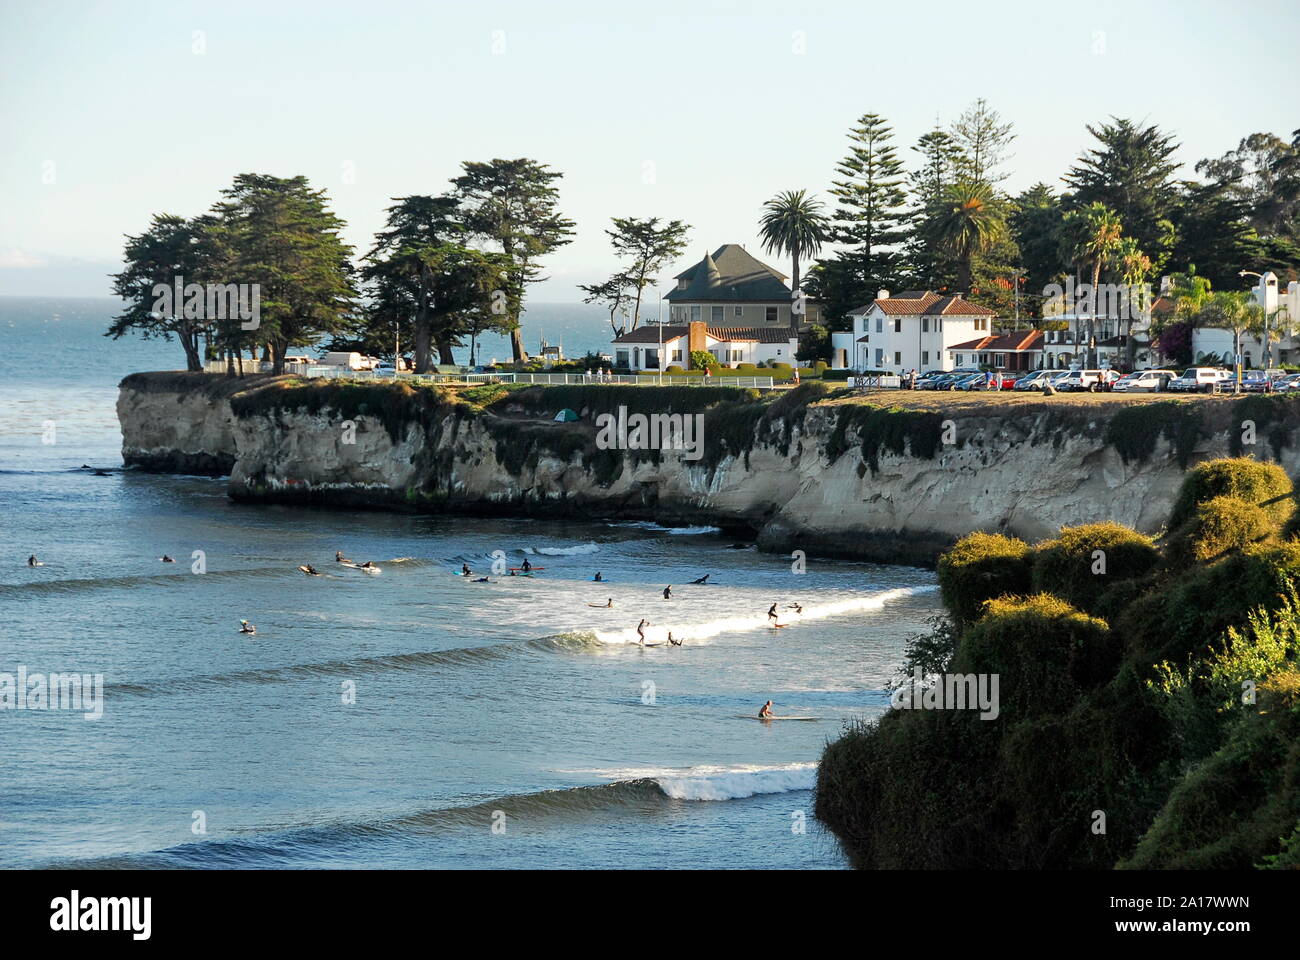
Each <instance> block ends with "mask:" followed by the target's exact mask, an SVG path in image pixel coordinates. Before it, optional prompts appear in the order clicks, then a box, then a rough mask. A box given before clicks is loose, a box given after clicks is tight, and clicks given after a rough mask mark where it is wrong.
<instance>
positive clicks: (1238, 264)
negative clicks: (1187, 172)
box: [1171, 181, 1266, 287]
mask: <svg viewBox="0 0 1300 960" xmlns="http://www.w3.org/2000/svg"><path fill="white" fill-rule="evenodd" d="M1173 218H1174V223H1175V224H1176V226H1177V234H1178V240H1177V242H1176V244H1175V246H1174V249H1173V255H1172V257H1171V259H1173V260H1174V261H1175V262H1177V263H1195V264H1196V265H1197V267H1198V268H1199V269H1200V271H1201V273H1202V274H1203V275H1204V276H1206V277H1207V278H1209V280H1210V282H1211V283H1213V284H1214V285H1215V286H1220V287H1227V286H1235V285H1236V282H1237V276H1238V271H1240V270H1242V269H1243V268H1248V269H1253V270H1261V271H1262V270H1263V269H1264V267H1265V266H1266V262H1265V248H1264V245H1263V244H1262V243H1261V242H1260V238H1259V236H1258V234H1257V233H1256V232H1255V230H1254V228H1253V227H1252V226H1251V225H1250V210H1249V204H1248V201H1247V200H1246V199H1245V198H1244V197H1243V196H1242V195H1241V194H1240V193H1239V192H1237V191H1236V190H1235V189H1234V188H1233V187H1232V185H1231V184H1230V183H1229V182H1226V181H1216V182H1212V183H1205V184H1200V183H1187V184H1184V188H1183V192H1182V196H1181V197H1180V198H1179V202H1178V205H1177V207H1176V208H1175V210H1174V214H1173Z"/></svg>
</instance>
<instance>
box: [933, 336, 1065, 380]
mask: <svg viewBox="0 0 1300 960" xmlns="http://www.w3.org/2000/svg"><path fill="white" fill-rule="evenodd" d="M948 355H949V356H950V357H951V358H952V365H951V367H950V368H949V369H954V370H960V369H962V368H963V367H985V366H988V367H992V368H993V369H995V370H1037V369H1038V368H1039V367H1041V366H1042V365H1043V331H1041V330H1017V331H1015V332H1013V333H1004V334H1001V335H993V334H990V335H988V336H985V337H977V338H976V339H974V340H967V341H966V342H964V343H956V344H953V345H952V346H951V347H949V348H948Z"/></svg>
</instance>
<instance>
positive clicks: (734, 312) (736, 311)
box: [731, 304, 745, 319]
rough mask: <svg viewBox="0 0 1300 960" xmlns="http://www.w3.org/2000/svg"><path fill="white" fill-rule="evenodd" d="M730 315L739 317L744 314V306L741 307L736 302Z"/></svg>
mask: <svg viewBox="0 0 1300 960" xmlns="http://www.w3.org/2000/svg"><path fill="white" fill-rule="evenodd" d="M731 315H732V316H733V317H735V318H736V319H740V318H741V317H743V316H744V315H745V308H744V307H742V306H741V305H740V304H736V306H735V309H733V310H732V311H731Z"/></svg>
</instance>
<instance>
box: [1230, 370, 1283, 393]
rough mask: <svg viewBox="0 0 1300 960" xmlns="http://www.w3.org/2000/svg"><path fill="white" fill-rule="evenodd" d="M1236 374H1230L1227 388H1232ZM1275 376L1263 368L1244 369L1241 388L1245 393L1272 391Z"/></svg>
mask: <svg viewBox="0 0 1300 960" xmlns="http://www.w3.org/2000/svg"><path fill="white" fill-rule="evenodd" d="M1235 380H1236V377H1235V376H1229V377H1228V382H1227V384H1226V389H1228V390H1231V389H1232V386H1233V381H1235ZM1273 380H1274V377H1271V376H1269V375H1268V374H1267V373H1266V372H1265V371H1263V370H1243V371H1242V372H1241V389H1242V391H1243V392H1245V393H1271V392H1272V390H1273Z"/></svg>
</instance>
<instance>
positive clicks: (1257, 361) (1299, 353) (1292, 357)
mask: <svg viewBox="0 0 1300 960" xmlns="http://www.w3.org/2000/svg"><path fill="white" fill-rule="evenodd" d="M1251 296H1252V297H1253V298H1254V300H1255V302H1256V303H1257V304H1259V305H1260V306H1261V307H1263V308H1264V312H1265V313H1266V314H1268V316H1269V326H1270V327H1271V328H1272V329H1273V330H1276V331H1278V332H1279V333H1280V335H1281V336H1280V339H1274V340H1273V341H1272V344H1271V349H1270V358H1271V364H1272V366H1274V367H1276V366H1277V365H1278V364H1280V363H1295V362H1296V359H1297V358H1300V282H1297V281H1295V280H1292V281H1291V282H1290V283H1289V284H1287V288H1286V290H1280V289H1279V286H1278V279H1277V275H1276V274H1275V273H1272V272H1271V271H1270V272H1268V273H1265V274H1264V275H1263V276H1261V277H1260V278H1259V282H1258V283H1256V284H1255V287H1254V289H1253V290H1251ZM1203 354H1209V355H1213V356H1215V357H1218V358H1219V359H1220V360H1221V362H1223V363H1225V364H1227V365H1228V366H1231V365H1232V362H1233V336H1232V331H1231V330H1223V329H1219V328H1217V327H1198V328H1197V329H1196V330H1194V331H1193V332H1192V358H1193V360H1195V359H1197V358H1199V357H1200V356H1202V355H1203ZM1241 359H1242V365H1243V366H1244V367H1245V368H1246V369H1250V368H1252V367H1258V366H1260V365H1262V364H1263V362H1264V343H1263V339H1262V338H1260V337H1243V338H1242V341H1241Z"/></svg>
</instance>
